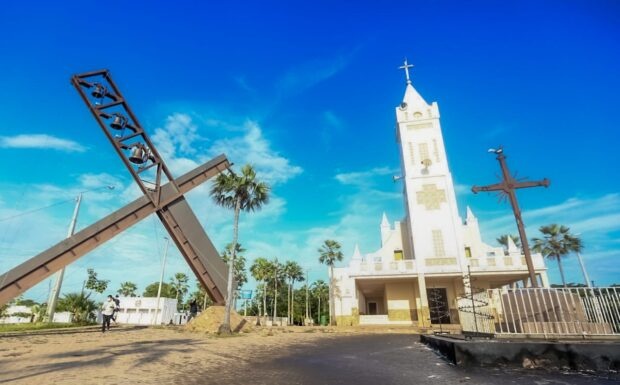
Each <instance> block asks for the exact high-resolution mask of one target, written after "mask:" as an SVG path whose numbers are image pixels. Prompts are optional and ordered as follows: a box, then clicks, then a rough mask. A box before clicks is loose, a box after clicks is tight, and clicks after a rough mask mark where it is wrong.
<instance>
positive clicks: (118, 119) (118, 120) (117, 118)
mask: <svg viewBox="0 0 620 385" xmlns="http://www.w3.org/2000/svg"><path fill="white" fill-rule="evenodd" d="M126 125H127V118H126V117H124V116H123V115H121V114H114V120H112V123H110V127H112V128H113V129H115V130H122V129H123V128H125V126H126Z"/></svg>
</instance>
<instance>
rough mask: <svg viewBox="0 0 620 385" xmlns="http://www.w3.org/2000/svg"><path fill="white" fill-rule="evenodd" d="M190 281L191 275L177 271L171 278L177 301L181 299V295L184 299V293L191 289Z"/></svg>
mask: <svg viewBox="0 0 620 385" xmlns="http://www.w3.org/2000/svg"><path fill="white" fill-rule="evenodd" d="M188 282H189V277H188V276H187V274H185V273H176V274H175V275H174V277H173V278H171V280H170V285H172V289H173V290H174V292H175V295H176V299H177V301H178V300H179V297H181V300H182V299H183V295H184V294H185V293H187V291H188V290H189V285H188ZM177 306H178V305H177Z"/></svg>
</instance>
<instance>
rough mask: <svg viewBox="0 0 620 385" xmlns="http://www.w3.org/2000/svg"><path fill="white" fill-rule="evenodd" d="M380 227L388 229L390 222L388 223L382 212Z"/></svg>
mask: <svg viewBox="0 0 620 385" xmlns="http://www.w3.org/2000/svg"><path fill="white" fill-rule="evenodd" d="M381 227H390V222H389V221H388V218H387V215H385V212H383V217H382V218H381Z"/></svg>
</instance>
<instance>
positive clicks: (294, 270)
mask: <svg viewBox="0 0 620 385" xmlns="http://www.w3.org/2000/svg"><path fill="white" fill-rule="evenodd" d="M284 276H285V277H286V279H288V281H289V284H288V297H287V298H288V301H289V302H288V306H287V308H288V311H287V313H288V320H289V323H291V324H292V323H293V320H294V319H295V316H294V314H293V313H294V312H295V306H294V303H295V289H294V285H295V282H296V281H299V282H301V281H303V280H304V271H303V269H302V268H301V266H299V264H298V263H297V262H295V261H286V262H285V263H284Z"/></svg>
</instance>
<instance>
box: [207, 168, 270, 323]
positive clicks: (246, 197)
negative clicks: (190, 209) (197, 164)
mask: <svg viewBox="0 0 620 385" xmlns="http://www.w3.org/2000/svg"><path fill="white" fill-rule="evenodd" d="M269 190H270V188H269V186H268V185H267V184H266V183H264V182H260V181H258V180H257V179H256V171H254V168H252V166H251V165H249V164H246V165H245V166H243V167H242V168H241V174H240V175H237V174H235V173H233V172H230V173H226V174H225V173H222V174H219V175H218V176H217V177H216V179H215V183H214V184H213V187H212V189H211V196H212V197H213V200H214V201H215V203H217V204H218V205H219V206H222V207H225V208H229V209H232V210H234V220H233V241H232V247H231V251H232V252H231V255H230V259H229V261H228V285H227V288H226V310H225V313H224V322H222V325H220V328H219V332H220V333H226V334H230V333H231V330H230V309H231V306H232V300H233V297H234V296H233V284H232V282H233V278H234V266H235V256H236V251H237V243H238V239H239V214H240V212H241V211H245V212H252V211H257V210H260V208H261V207H262V206H263V205H264V204H266V203H267V202H269Z"/></svg>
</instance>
